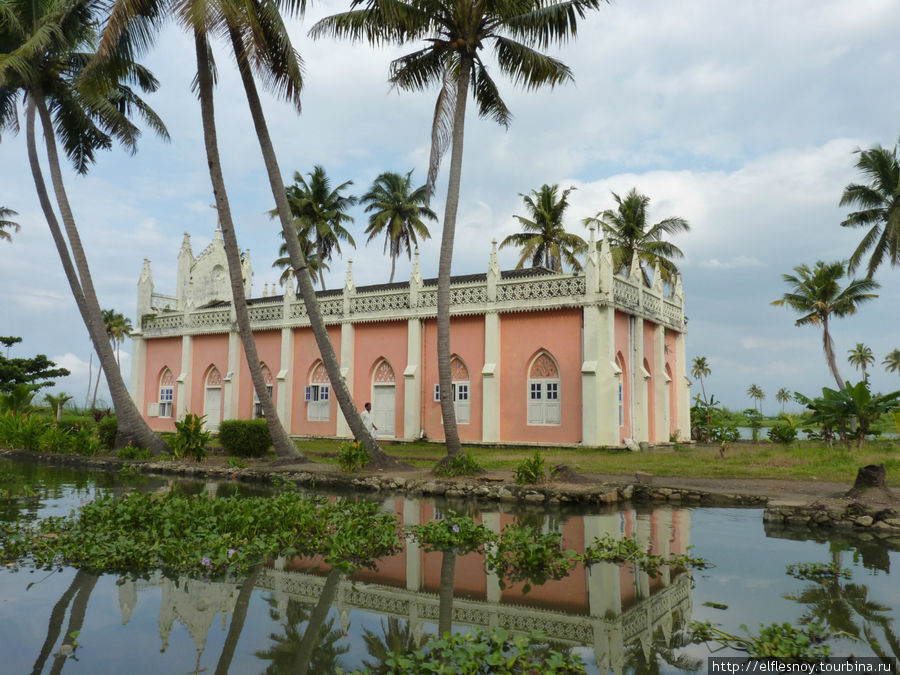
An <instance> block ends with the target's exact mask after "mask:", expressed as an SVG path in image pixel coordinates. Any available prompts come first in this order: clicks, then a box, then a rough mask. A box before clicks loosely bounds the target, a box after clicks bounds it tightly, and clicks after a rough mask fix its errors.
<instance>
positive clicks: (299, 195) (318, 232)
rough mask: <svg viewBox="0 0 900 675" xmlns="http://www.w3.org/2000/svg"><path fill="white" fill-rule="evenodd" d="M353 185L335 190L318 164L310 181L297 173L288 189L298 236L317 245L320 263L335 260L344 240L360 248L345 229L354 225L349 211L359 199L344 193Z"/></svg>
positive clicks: (343, 184)
mask: <svg viewBox="0 0 900 675" xmlns="http://www.w3.org/2000/svg"><path fill="white" fill-rule="evenodd" d="M351 185H353V181H352V180H348V181H346V182H344V183H341V184H340V185H338V186H337V187H336V188H334V189H332V188H331V179H330V178H329V177H328V174H327V173H325V169H324V168H323V167H322V166H321V165H319V164H316V165H315V166H314V167H313V170H312V171H310V172H309V180H307V179H306V178H305V177H304V176H302V175H301V174H300V172H298V171H295V172H294V184H293V185H289V186H288V188H287V197H288V203H289V204H290V205H291V214H292V215H293V216H294V223H295V226H296V228H297V234H298V236H300V238H301V240H302V239H309V240H310V241H311V242H313V243H314V244H315V249H316V259H317V260H318V261H320V262H329V261H331V258H332V256H333V255H334V252H335V251H337V252H338V253H340V252H341V241H346V242H349V243H350V245H351V246H353V247H356V242H355V241H353V235H351V234H350V232H348V231H347V228H346V227H344V223H352V222H353V218H352V217H351V216H350V215H349V214H348V213H347V209H349V208H350V207H351V206H353V205H355V204H356V202H357V198H356V197H354V196H352V195H344V194H341V193H342V192H343V191H344V190H346V189H347V188H348V187H350V186H351ZM322 269H323V266H322V265H319V270H318V271H319V283H321V284H322V290H323V291H324V290H325V276H324V274H322Z"/></svg>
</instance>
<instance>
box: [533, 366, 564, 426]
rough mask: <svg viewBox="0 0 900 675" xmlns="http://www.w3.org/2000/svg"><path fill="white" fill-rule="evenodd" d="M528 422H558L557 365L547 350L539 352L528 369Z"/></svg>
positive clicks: (558, 391) (559, 414)
mask: <svg viewBox="0 0 900 675" xmlns="http://www.w3.org/2000/svg"><path fill="white" fill-rule="evenodd" d="M526 393H527V395H528V424H560V422H561V420H562V408H561V406H560V387H559V367H558V366H557V365H556V361H555V360H554V359H553V357H552V356H550V354H548V353H547V352H541V353H540V354H538V355H537V356H536V357H534V360H533V361H532V362H531V366H530V367H529V369H528V391H527V392H526Z"/></svg>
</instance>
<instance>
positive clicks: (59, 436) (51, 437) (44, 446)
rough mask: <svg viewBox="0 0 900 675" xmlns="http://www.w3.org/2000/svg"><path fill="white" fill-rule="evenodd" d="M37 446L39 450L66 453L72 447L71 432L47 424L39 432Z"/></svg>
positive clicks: (70, 450)
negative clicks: (42, 431) (39, 437)
mask: <svg viewBox="0 0 900 675" xmlns="http://www.w3.org/2000/svg"><path fill="white" fill-rule="evenodd" d="M39 447H40V450H41V452H56V453H60V454H66V453H69V452H72V450H73V449H74V439H73V438H72V435H71V434H69V433H67V432H66V431H65V430H63V429H60V428H59V427H58V426H56V425H55V424H54V425H51V426H48V427H47V428H46V429H45V430H44V433H43V434H41V440H40V445H39Z"/></svg>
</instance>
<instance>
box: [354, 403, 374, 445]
mask: <svg viewBox="0 0 900 675" xmlns="http://www.w3.org/2000/svg"><path fill="white" fill-rule="evenodd" d="M359 416H360V417H361V418H362V423H363V426H364V427H365V428H366V431H368V432H369V435H370V436H371V437H372V438H375V437H376V436H377V434H376V433H375V432H376V431H378V427H376V426H375V418H373V417H372V404H371V403H369V402H368V401H366V405H365V410H363V411H362V412H361V413H360V415H359Z"/></svg>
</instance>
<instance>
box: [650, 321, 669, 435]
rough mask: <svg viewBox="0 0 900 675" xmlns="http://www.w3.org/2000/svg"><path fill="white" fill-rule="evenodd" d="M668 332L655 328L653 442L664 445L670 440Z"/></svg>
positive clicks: (656, 326) (661, 328) (660, 327)
mask: <svg viewBox="0 0 900 675" xmlns="http://www.w3.org/2000/svg"><path fill="white" fill-rule="evenodd" d="M668 387H669V384H668V382H667V381H666V330H665V328H663V327H662V326H661V325H659V324H656V325H655V326H654V327H653V412H654V418H655V419H654V422H653V426H654V429H653V435H652V436H651V440H653V441H655V442H657V443H663V442H666V441H668V440H669V406H668V405H666V391H667V390H668Z"/></svg>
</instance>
